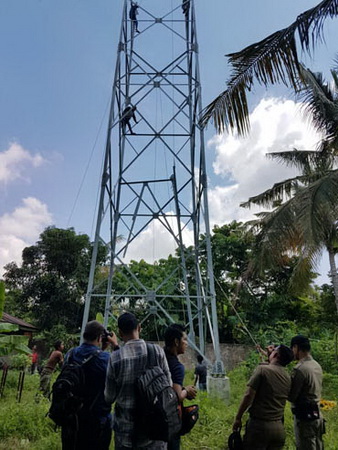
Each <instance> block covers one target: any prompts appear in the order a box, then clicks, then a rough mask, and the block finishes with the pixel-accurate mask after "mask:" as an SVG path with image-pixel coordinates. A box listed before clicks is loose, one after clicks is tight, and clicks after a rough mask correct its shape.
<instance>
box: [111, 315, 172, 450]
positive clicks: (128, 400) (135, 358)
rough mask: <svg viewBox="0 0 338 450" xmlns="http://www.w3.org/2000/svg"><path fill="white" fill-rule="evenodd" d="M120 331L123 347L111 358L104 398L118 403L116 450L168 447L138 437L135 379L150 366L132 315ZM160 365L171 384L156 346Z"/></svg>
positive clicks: (123, 321) (120, 324) (122, 318)
mask: <svg viewBox="0 0 338 450" xmlns="http://www.w3.org/2000/svg"><path fill="white" fill-rule="evenodd" d="M118 328H119V333H120V336H121V339H122V340H123V342H124V346H122V347H121V348H120V349H118V350H116V351H114V352H113V353H112V355H111V358H110V361H109V364H108V370H107V378H106V388H105V399H106V402H107V403H115V412H114V418H113V423H114V425H113V429H114V432H115V450H127V449H131V448H132V449H142V450H148V449H157V450H163V449H166V448H167V444H166V443H164V442H161V441H150V440H149V439H147V438H146V437H138V436H135V425H136V424H135V409H136V402H135V380H136V378H137V377H138V376H139V375H141V373H142V372H143V371H144V369H145V367H146V364H147V345H146V343H145V341H144V340H143V339H140V329H141V328H140V325H139V323H138V321H137V319H136V317H135V316H134V314H131V313H124V314H122V315H121V316H120V317H119V319H118ZM154 350H155V356H156V360H157V365H158V366H159V367H161V368H162V370H163V372H164V374H165V375H166V376H167V378H168V381H169V383H170V384H171V376H170V372H169V368H168V363H167V360H166V357H165V355H164V352H163V350H162V348H161V347H159V346H158V345H154Z"/></svg>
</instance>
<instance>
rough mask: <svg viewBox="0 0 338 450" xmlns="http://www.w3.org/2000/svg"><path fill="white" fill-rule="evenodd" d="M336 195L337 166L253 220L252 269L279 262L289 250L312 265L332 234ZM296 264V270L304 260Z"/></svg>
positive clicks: (336, 213) (336, 212)
mask: <svg viewBox="0 0 338 450" xmlns="http://www.w3.org/2000/svg"><path fill="white" fill-rule="evenodd" d="M337 198H338V170H332V171H331V172H330V173H328V174H327V175H326V176H324V177H322V178H321V179H319V180H317V181H316V182H314V183H313V184H311V185H309V186H306V187H304V188H302V189H300V190H299V192H298V193H297V194H296V195H295V196H294V197H292V198H291V199H290V200H288V201H287V202H285V203H283V205H281V206H280V207H278V208H276V209H275V210H274V211H272V212H271V213H269V214H266V215H265V216H264V217H263V218H262V219H261V220H260V221H259V223H256V224H255V228H256V229H259V233H258V234H257V244H256V247H255V252H254V253H255V257H254V259H255V266H256V270H258V271H259V272H260V273H261V272H262V271H263V270H264V269H266V268H268V267H274V266H276V265H280V264H281V262H282V261H283V256H284V255H285V254H287V253H289V254H290V252H291V253H294V254H297V255H298V256H299V257H300V258H301V259H302V258H306V259H307V261H308V263H311V267H312V268H314V267H315V266H316V263H317V261H318V258H317V256H318V254H319V253H320V252H321V250H322V248H323V247H324V246H325V245H327V242H328V240H329V239H330V236H331V235H332V224H335V223H336V222H337V220H338V204H337ZM299 264H300V267H299V269H297V270H299V271H300V272H299V273H301V271H302V269H301V265H302V264H305V262H302V261H301V260H300V262H299ZM295 276H298V275H297V271H296V274H295Z"/></svg>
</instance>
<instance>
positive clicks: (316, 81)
mask: <svg viewBox="0 0 338 450" xmlns="http://www.w3.org/2000/svg"><path fill="white" fill-rule="evenodd" d="M300 70H301V72H302V80H303V82H304V87H303V88H302V90H301V91H300V93H299V97H300V98H301V100H302V101H303V104H304V109H305V111H306V112H307V113H308V114H309V116H310V117H311V121H312V124H313V126H314V127H315V128H316V129H317V130H318V131H319V132H322V133H324V134H325V139H326V140H328V139H332V138H333V137H334V136H335V135H336V133H337V124H338V102H337V98H336V95H335V94H334V93H333V91H332V90H331V88H330V86H329V85H328V84H327V83H326V82H325V80H324V79H323V76H322V74H320V73H317V74H315V73H313V72H311V70H309V69H305V68H304V67H303V66H301V69H300Z"/></svg>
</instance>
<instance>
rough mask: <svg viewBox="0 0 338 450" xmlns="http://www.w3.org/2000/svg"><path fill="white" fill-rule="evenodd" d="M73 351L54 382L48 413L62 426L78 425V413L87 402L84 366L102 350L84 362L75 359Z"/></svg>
mask: <svg viewBox="0 0 338 450" xmlns="http://www.w3.org/2000/svg"><path fill="white" fill-rule="evenodd" d="M73 351H74V350H72V351H71V353H70V355H69V357H68V361H67V362H66V363H65V364H64V366H63V368H62V370H61V373H60V374H59V376H58V377H57V379H56V380H55V383H54V384H53V387H52V402H51V406H50V409H49V411H48V413H47V415H48V417H50V418H51V419H52V420H53V421H54V422H55V424H56V425H57V426H61V427H62V426H66V425H71V426H74V427H76V426H77V423H78V420H77V419H78V414H79V413H80V412H81V409H82V408H83V406H84V404H85V391H86V388H85V382H86V377H85V370H84V366H85V364H87V363H88V362H89V361H90V360H91V359H92V358H94V357H95V356H97V355H98V354H99V353H100V350H97V351H95V352H94V353H92V354H91V355H90V356H88V358H86V359H84V360H83V361H82V363H77V362H76V361H74V359H73ZM95 400H96V398H95ZM95 400H94V402H95ZM94 402H93V403H94ZM92 406H93V404H92V405H91V407H92Z"/></svg>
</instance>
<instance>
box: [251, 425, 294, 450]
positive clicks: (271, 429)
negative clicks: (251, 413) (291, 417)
mask: <svg viewBox="0 0 338 450" xmlns="http://www.w3.org/2000/svg"><path fill="white" fill-rule="evenodd" d="M285 437H286V435H285V430H284V425H283V422H282V420H273V421H265V420H260V419H252V418H250V419H249V420H248V421H247V423H246V426H245V434H244V438H243V444H244V449H245V450H280V449H282V448H283V447H284V443H285Z"/></svg>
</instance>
